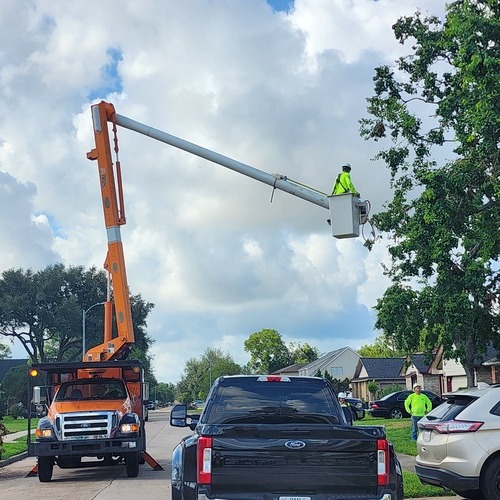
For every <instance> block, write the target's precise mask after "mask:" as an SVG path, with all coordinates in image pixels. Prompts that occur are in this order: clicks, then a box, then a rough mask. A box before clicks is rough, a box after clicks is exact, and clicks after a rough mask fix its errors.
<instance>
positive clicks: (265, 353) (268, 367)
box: [243, 328, 320, 374]
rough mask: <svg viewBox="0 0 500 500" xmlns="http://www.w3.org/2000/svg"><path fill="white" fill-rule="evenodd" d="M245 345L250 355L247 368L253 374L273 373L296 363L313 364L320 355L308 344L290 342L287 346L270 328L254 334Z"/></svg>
mask: <svg viewBox="0 0 500 500" xmlns="http://www.w3.org/2000/svg"><path fill="white" fill-rule="evenodd" d="M243 345H244V348H245V351H246V352H248V353H250V361H249V363H248V367H247V368H248V371H249V372H251V373H263V374H265V373H272V372H274V371H276V370H279V369H280V368H284V367H286V366H288V365H291V364H294V363H311V362H312V361H314V360H316V359H318V357H319V354H320V353H319V351H318V349H317V348H316V347H311V346H310V345H309V344H307V343H302V342H298V343H294V342H290V344H289V345H288V346H287V345H286V344H285V342H284V341H283V338H282V337H281V334H280V333H279V332H278V331H277V330H271V329H268V328H264V329H263V330H260V331H259V332H254V333H252V334H251V335H250V336H249V337H248V339H247V340H245V342H244V344H243Z"/></svg>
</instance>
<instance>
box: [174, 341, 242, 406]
mask: <svg viewBox="0 0 500 500" xmlns="http://www.w3.org/2000/svg"><path fill="white" fill-rule="evenodd" d="M240 373H241V367H240V366H239V365H238V364H236V363H235V362H234V361H233V358H232V357H231V355H230V354H227V353H224V352H222V351H221V350H220V349H215V348H210V347H209V348H208V349H207V350H206V351H205V352H204V353H203V355H202V356H201V357H200V358H199V359H195V358H191V359H188V360H187V361H186V366H185V367H184V373H183V376H182V378H181V380H180V381H179V382H178V384H177V387H176V395H177V398H178V399H179V400H180V401H181V402H184V403H189V402H191V401H193V400H195V399H205V398H206V397H207V394H208V392H209V390H210V387H211V385H212V384H213V382H214V381H215V379H216V378H217V377H221V376H223V375H238V374H240ZM186 399H187V400H186Z"/></svg>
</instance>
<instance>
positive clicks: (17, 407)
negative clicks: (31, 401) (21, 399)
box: [9, 403, 24, 419]
mask: <svg viewBox="0 0 500 500" xmlns="http://www.w3.org/2000/svg"><path fill="white" fill-rule="evenodd" d="M9 415H10V416H11V417H12V418H14V419H16V418H19V417H22V416H24V408H23V404H22V403H16V404H13V405H12V406H11V407H10V408H9Z"/></svg>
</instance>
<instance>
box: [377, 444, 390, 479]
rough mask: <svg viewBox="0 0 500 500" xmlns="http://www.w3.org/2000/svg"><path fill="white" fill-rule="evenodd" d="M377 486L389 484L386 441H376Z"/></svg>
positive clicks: (387, 445) (387, 446)
mask: <svg viewBox="0 0 500 500" xmlns="http://www.w3.org/2000/svg"><path fill="white" fill-rule="evenodd" d="M377 484H378V485H379V486H387V485H388V484H389V443H388V442H387V439H377Z"/></svg>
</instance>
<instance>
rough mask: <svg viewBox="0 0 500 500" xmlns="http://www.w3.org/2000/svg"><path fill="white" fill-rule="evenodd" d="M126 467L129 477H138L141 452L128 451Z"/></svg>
mask: <svg viewBox="0 0 500 500" xmlns="http://www.w3.org/2000/svg"><path fill="white" fill-rule="evenodd" d="M125 467H126V468H127V476H128V477H137V476H138V475H139V452H137V451H135V452H133V453H127V454H126V455H125Z"/></svg>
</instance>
